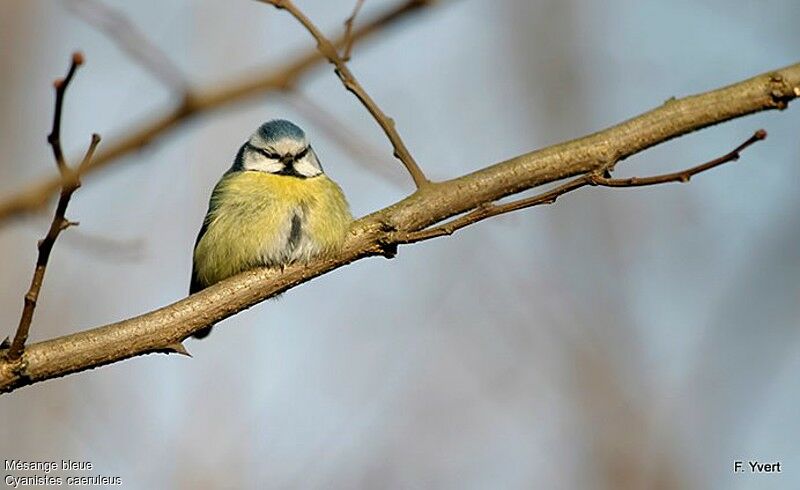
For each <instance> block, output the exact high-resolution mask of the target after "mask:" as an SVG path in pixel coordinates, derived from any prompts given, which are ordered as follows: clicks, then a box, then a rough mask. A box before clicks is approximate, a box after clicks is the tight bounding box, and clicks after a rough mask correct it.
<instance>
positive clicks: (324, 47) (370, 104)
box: [259, 0, 430, 189]
mask: <svg viewBox="0 0 800 490" xmlns="http://www.w3.org/2000/svg"><path fill="white" fill-rule="evenodd" d="M259 1H260V2H263V3H268V4H270V5H274V6H275V7H277V8H279V9H285V10H286V11H288V12H289V13H290V14H292V15H293V16H294V18H296V19H297V20H298V21H299V22H300V23H301V24H303V27H305V28H306V30H307V31H308V32H309V33H311V36H312V37H313V38H314V39H315V40H316V41H317V48H318V49H319V51H320V53H322V54H323V56H325V57H326V58H327V59H328V61H330V62H331V63H333V65H334V66H335V67H336V70H335V71H336V75H337V76H338V77H339V79H340V80H341V81H342V84H344V86H345V88H346V89H347V90H348V91H350V92H351V93H352V94H353V95H355V96H356V98H357V99H358V100H359V101H361V103H362V104H364V107H366V108H367V110H368V111H369V113H370V114H372V117H373V118H374V119H375V121H376V122H377V123H378V125H379V126H380V127H381V129H383V132H384V133H386V137H387V138H389V141H390V142H391V143H392V147H393V148H394V156H395V157H397V159H398V160H400V162H401V163H402V164H403V165H404V166H405V167H406V170H408V173H409V174H410V175H411V178H412V179H413V180H414V184H415V185H416V186H417V189H421V188H422V187H425V186H426V185H428V184H429V183H430V182H429V181H428V178H427V177H425V174H424V173H423V172H422V169H420V168H419V165H417V162H416V161H415V160H414V157H412V156H411V153H410V152H409V151H408V148H406V144H405V143H404V142H403V139H402V138H401V137H400V133H398V132H397V128H395V124H394V120H393V119H392V118H390V117H389V116H387V115H386V114H385V113H384V112H383V111H382V110H381V108H380V107H378V104H377V103H375V101H374V100H372V97H370V96H369V94H368V93H367V91H366V90H364V87H362V86H361V84H360V83H359V82H358V80H356V77H355V76H354V75H353V72H351V71H350V68H349V67H348V66H347V62H345V60H344V59H343V58H342V57H341V56H339V52H338V51H337V50H336V46H334V44H333V43H332V42H330V41H329V40H328V38H327V37H325V35H324V34H323V33H322V31H320V30H319V29H318V28H317V26H316V25H314V23H313V22H311V19H309V18H308V17H307V16H306V15H305V14H304V13H303V12H302V11H301V10H300V9H299V8H297V6H296V5H295V4H294V2H292V1H291V0H259ZM357 13H358V9H356V11H355V12H353V17H355V15H356V14H357ZM348 37H349V36H348V35H347V34H346V33H345V42H348V41H347V38H348Z"/></svg>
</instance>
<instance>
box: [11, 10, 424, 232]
mask: <svg viewBox="0 0 800 490" xmlns="http://www.w3.org/2000/svg"><path fill="white" fill-rule="evenodd" d="M434 3H436V2H434V1H432V0H427V1H424V0H405V1H403V2H401V3H399V4H397V5H395V6H393V7H391V8H390V9H388V10H387V11H386V12H384V13H382V14H379V15H377V16H376V17H374V18H372V19H370V20H369V21H368V22H365V23H364V24H363V25H360V26H359V27H358V28H356V29H354V30H353V36H352V38H353V41H355V42H359V41H361V40H363V39H365V38H367V37H369V36H371V35H373V34H376V33H378V32H381V31H383V30H384V29H386V28H388V27H390V26H392V25H394V24H396V23H397V22H398V21H400V20H402V19H405V18H407V17H408V16H409V15H411V14H413V13H416V12H419V11H421V10H423V9H424V8H426V7H429V6H431V5H433V4H434ZM335 42H336V45H337V46H341V44H342V43H343V42H344V38H343V37H340V38H338V39H337V40H336V41H335ZM324 59H325V58H324V57H323V56H322V54H321V53H320V52H319V51H317V50H316V49H313V50H310V51H309V52H307V53H303V54H301V55H299V56H297V57H295V58H294V59H293V60H292V61H291V62H289V63H287V64H286V65H284V66H283V67H280V68H278V69H274V68H272V67H270V68H269V69H267V70H265V71H263V72H261V73H256V74H255V75H254V74H239V75H237V76H235V77H232V78H231V79H230V80H229V81H228V82H223V83H215V84H213V86H209V87H204V88H202V89H197V90H195V91H193V95H192V96H191V97H189V98H184V100H183V101H182V102H181V103H180V104H179V105H178V106H177V107H173V108H170V109H167V110H165V111H162V114H161V115H159V116H157V117H155V118H154V119H149V120H147V121H145V122H143V123H139V124H133V125H132V126H131V127H128V128H126V129H125V130H124V131H122V132H121V136H120V137H118V138H116V139H113V140H111V141H109V142H108V143H106V144H104V145H103V148H104V149H103V150H101V151H100V152H98V154H97V155H96V156H95V158H94V159H92V161H91V163H90V164H89V165H87V167H86V169H85V170H84V172H82V175H83V174H85V173H88V172H93V171H95V170H99V169H101V168H105V167H106V166H108V165H109V164H111V163H114V162H118V161H120V160H121V159H122V157H124V156H127V155H130V154H132V153H135V152H137V151H139V150H141V149H142V148H144V147H146V146H147V145H150V144H152V143H153V142H155V141H158V140H159V139H161V138H163V137H165V136H166V135H168V134H170V133H171V132H172V131H174V130H176V129H178V128H181V127H184V126H185V125H186V124H187V123H189V122H190V121H192V120H193V119H194V118H196V117H198V116H200V115H204V114H207V113H210V112H212V111H215V110H218V109H221V108H224V107H229V106H232V105H234V104H236V103H241V102H242V101H244V100H247V99H249V98H252V97H255V96H259V95H264V94H266V93H269V92H278V91H282V90H286V89H287V88H291V87H294V86H295V85H297V83H298V82H299V80H300V79H301V77H303V76H304V75H306V74H307V73H309V72H310V71H311V69H312V68H314V67H316V66H317V65H318V64H319V63H320V61H322V60H324ZM60 188H61V179H60V178H48V179H45V180H43V181H41V182H37V183H35V184H33V185H28V186H26V187H23V188H22V189H21V190H19V191H17V192H15V193H14V194H13V195H11V196H8V197H7V198H4V199H2V200H0V223H4V222H6V221H7V220H8V219H10V218H14V217H17V216H21V215H24V214H26V213H30V212H33V211H38V210H40V209H42V208H43V207H44V206H46V205H47V203H48V202H49V200H50V197H51V196H53V195H54V194H56V193H57V192H58V191H59V189H60Z"/></svg>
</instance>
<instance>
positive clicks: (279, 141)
mask: <svg viewBox="0 0 800 490" xmlns="http://www.w3.org/2000/svg"><path fill="white" fill-rule="evenodd" d="M234 168H237V169H239V170H253V171H259V172H268V173H271V174H276V175H288V176H292V177H298V178H303V179H304V178H309V177H316V176H317V175H320V174H322V166H321V165H320V163H319V160H318V159H317V155H316V154H315V153H314V150H313V149H312V148H311V145H310V144H309V143H308V140H307V139H306V134H305V133H304V132H303V130H302V129H300V128H299V127H297V126H296V125H295V124H293V123H291V122H289V121H286V120H283V119H274V120H272V121H268V122H265V123H264V124H262V125H261V126H260V127H259V128H258V129H257V130H256V132H255V133H253V134H252V136H250V139H248V140H247V142H246V143H245V144H244V145H242V148H241V149H240V150H239V154H238V155H237V157H236V162H235V163H234Z"/></svg>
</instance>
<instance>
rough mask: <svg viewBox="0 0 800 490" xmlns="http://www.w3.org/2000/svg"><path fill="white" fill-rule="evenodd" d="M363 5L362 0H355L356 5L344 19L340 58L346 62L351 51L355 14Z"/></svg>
mask: <svg viewBox="0 0 800 490" xmlns="http://www.w3.org/2000/svg"><path fill="white" fill-rule="evenodd" d="M363 5H364V0H356V6H355V7H353V13H352V14H350V17H348V18H347V20H345V21H344V47H343V48H342V59H343V60H344V61H345V62H347V61H350V55H351V53H352V51H353V23H355V21H356V16H357V15H358V12H359V11H360V10H361V7H362V6H363Z"/></svg>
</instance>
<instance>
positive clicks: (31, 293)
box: [6, 53, 100, 363]
mask: <svg viewBox="0 0 800 490" xmlns="http://www.w3.org/2000/svg"><path fill="white" fill-rule="evenodd" d="M82 63H83V55H81V54H80V53H75V54H73V55H72V63H71V64H70V67H69V71H68V72H67V76H66V77H65V78H64V79H63V80H61V79H59V80H56V81H55V83H54V86H55V89H56V102H55V111H54V115H53V129H52V131H51V132H50V134H49V135H48V137H47V141H48V142H49V143H50V146H52V147H53V155H54V156H55V160H56V166H57V167H58V170H59V172H60V173H61V177H62V187H61V195H60V196H59V198H58V204H57V205H56V210H55V213H54V214H53V221H52V222H51V223H50V229H49V230H48V231H47V235H46V236H45V237H44V238H43V239H42V240H40V241H39V245H38V249H39V255H38V258H37V259H36V268H35V269H34V271H33V279H32V280H31V285H30V288H29V289H28V292H27V293H26V294H25V306H24V307H23V309H22V316H20V319H19V325H18V326H17V331H16V333H15V334H14V340H13V341H12V342H11V347H9V349H8V352H7V353H6V359H7V360H8V361H9V362H12V363H14V362H16V361H18V360H19V359H20V358H21V357H22V353H23V351H24V350H25V342H26V341H27V340H28V333H29V332H30V327H31V322H32V321H33V313H34V311H35V310H36V302H37V301H38V299H39V292H40V291H41V289H42V284H43V283H44V273H45V271H46V270H47V262H48V261H49V260H50V252H51V251H52V250H53V245H55V243H56V239H57V238H58V235H59V234H60V233H61V232H62V231H64V230H66V229H67V228H69V227H70V226H74V225H77V223H75V222H73V221H69V220H68V219H67V218H66V212H67V206H68V205H69V200H70V198H71V197H72V193H73V192H75V191H76V190H77V189H78V188H79V187H80V186H81V182H80V177H79V173H78V172H79V171H80V169H81V168H83V167H85V166H86V165H88V162H89V161H91V159H92V156H93V155H94V151H95V149H96V148H97V145H98V144H99V143H100V136H99V135H97V134H93V135H92V142H91V144H90V145H89V149H88V150H87V151H86V155H85V156H84V157H83V161H81V163H80V165H79V166H78V168H77V170H72V169H70V168H69V166H68V165H67V162H66V161H65V159H64V154H63V152H62V151H61V113H62V108H63V106H64V94H65V93H66V91H67V87H68V86H69V83H70V81H72V77H73V75H74V74H75V70H77V68H78V67H79V66H80V65H81V64H82Z"/></svg>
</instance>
